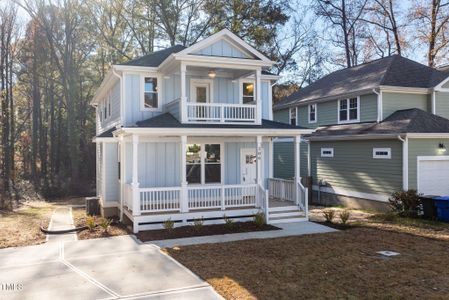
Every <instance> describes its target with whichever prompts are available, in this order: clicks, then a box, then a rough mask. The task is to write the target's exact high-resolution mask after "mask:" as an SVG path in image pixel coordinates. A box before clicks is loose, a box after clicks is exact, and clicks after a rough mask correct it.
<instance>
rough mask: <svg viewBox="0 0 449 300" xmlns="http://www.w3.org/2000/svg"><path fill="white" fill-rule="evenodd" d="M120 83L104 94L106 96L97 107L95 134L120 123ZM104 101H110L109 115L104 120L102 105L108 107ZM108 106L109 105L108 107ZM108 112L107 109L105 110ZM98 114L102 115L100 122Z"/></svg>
mask: <svg viewBox="0 0 449 300" xmlns="http://www.w3.org/2000/svg"><path fill="white" fill-rule="evenodd" d="M120 94H121V91H120V81H117V82H116V83H115V84H114V85H113V86H112V88H111V89H110V90H109V91H108V92H107V93H106V94H105V95H106V96H105V97H104V98H103V100H102V101H100V103H99V104H98V106H97V111H96V119H97V122H96V124H97V134H100V133H101V132H104V131H106V130H108V129H109V128H111V127H112V126H114V125H115V124H117V123H118V122H119V121H120ZM106 99H109V101H110V103H111V104H110V108H111V113H110V115H109V113H108V116H107V117H106V118H104V105H108V104H107V102H106ZM108 106H109V105H108ZM107 109H108V110H109V107H108V108H107ZM100 113H101V114H103V115H102V117H101V121H100Z"/></svg>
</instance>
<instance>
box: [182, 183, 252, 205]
mask: <svg viewBox="0 0 449 300" xmlns="http://www.w3.org/2000/svg"><path fill="white" fill-rule="evenodd" d="M256 188H257V185H255V184H251V185H223V186H220V185H219V186H192V187H188V203H189V209H192V210H195V209H213V208H220V209H226V208H232V207H248V206H255V205H256V200H257V189H256Z"/></svg>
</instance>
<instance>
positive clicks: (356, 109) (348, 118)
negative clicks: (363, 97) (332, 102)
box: [338, 97, 360, 123]
mask: <svg viewBox="0 0 449 300" xmlns="http://www.w3.org/2000/svg"><path fill="white" fill-rule="evenodd" d="M359 115H360V98H358V97H357V98H350V99H342V100H339V101H338V122H339V123H351V122H358V121H359Z"/></svg>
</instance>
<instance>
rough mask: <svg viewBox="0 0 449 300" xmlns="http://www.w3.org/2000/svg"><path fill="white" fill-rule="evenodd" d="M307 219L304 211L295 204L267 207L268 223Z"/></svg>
mask: <svg viewBox="0 0 449 300" xmlns="http://www.w3.org/2000/svg"><path fill="white" fill-rule="evenodd" d="M303 221H307V218H306V215H305V213H304V212H303V211H302V210H301V209H300V208H299V207H298V206H295V205H292V206H280V207H270V208H268V224H277V223H293V222H303Z"/></svg>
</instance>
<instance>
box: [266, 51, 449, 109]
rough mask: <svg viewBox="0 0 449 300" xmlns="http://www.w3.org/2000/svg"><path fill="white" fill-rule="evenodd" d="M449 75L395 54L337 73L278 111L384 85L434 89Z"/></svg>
mask: <svg viewBox="0 0 449 300" xmlns="http://www.w3.org/2000/svg"><path fill="white" fill-rule="evenodd" d="M448 76H449V74H448V72H447V70H443V69H441V70H439V69H433V68H430V67H428V66H425V65H423V64H420V63H417V62H415V61H413V60H410V59H408V58H405V57H402V56H399V55H392V56H389V57H385V58H381V59H377V60H374V61H372V62H369V63H365V64H362V65H358V66H354V67H351V68H346V69H342V70H339V71H336V72H333V73H331V74H329V75H327V76H324V77H323V78H321V79H319V80H317V81H315V82H314V83H312V84H310V85H308V86H306V87H304V88H302V89H300V90H299V91H297V92H295V93H293V94H291V95H290V96H288V97H286V98H284V99H283V100H281V101H280V102H278V103H277V104H275V106H274V108H275V109H281V108H285V107H289V106H293V105H295V104H298V103H301V102H305V101H311V100H318V99H321V98H327V97H338V96H339V95H343V94H348V93H352V92H357V91H365V90H366V91H369V90H372V89H374V88H377V87H379V86H380V85H387V86H400V87H416V88H430V87H434V86H435V85H437V84H438V83H440V82H441V81H443V80H444V79H445V78H447V77H448Z"/></svg>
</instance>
